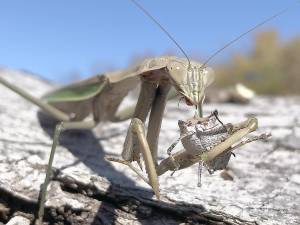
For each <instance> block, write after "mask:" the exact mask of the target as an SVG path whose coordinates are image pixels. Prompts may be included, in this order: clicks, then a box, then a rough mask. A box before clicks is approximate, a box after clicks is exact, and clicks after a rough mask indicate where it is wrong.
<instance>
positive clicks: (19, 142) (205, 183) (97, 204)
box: [0, 69, 300, 225]
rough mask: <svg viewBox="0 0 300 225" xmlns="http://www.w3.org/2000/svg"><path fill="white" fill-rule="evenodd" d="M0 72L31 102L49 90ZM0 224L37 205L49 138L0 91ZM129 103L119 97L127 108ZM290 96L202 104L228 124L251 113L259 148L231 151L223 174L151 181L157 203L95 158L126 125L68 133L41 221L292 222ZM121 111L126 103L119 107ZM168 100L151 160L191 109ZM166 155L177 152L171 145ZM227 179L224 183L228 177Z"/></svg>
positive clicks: (118, 168) (121, 169)
mask: <svg viewBox="0 0 300 225" xmlns="http://www.w3.org/2000/svg"><path fill="white" fill-rule="evenodd" d="M0 76H2V77H4V78H5V79H6V80H8V81H10V82H12V83H14V84H16V85H19V86H20V87H22V88H24V89H25V90H28V91H30V93H32V94H33V95H35V96H41V95H42V94H43V93H45V92H47V91H49V90H51V89H52V88H53V87H54V85H52V84H50V83H47V82H45V81H43V80H40V79H37V78H35V77H32V76H29V75H24V74H23V73H21V72H16V71H8V70H5V69H3V70H1V71H0ZM0 93H1V97H0V224H2V223H7V222H8V221H9V220H10V219H12V218H14V217H16V216H21V217H22V218H27V219H29V220H32V219H33V214H34V213H35V212H36V209H37V198H38V195H39V189H40V185H41V184H42V182H43V179H44V169H45V166H46V164H47V160H48V155H49V151H50V147H51V140H52V139H51V138H52V135H53V122H52V121H50V120H49V119H48V118H47V117H46V116H44V115H43V114H41V113H39V112H38V108H37V107H36V106H34V105H32V104H30V103H28V102H26V101H25V100H23V99H22V98H21V97H19V96H18V95H16V94H14V93H13V92H12V91H10V90H8V89H7V88H5V87H3V86H2V85H0ZM132 101H133V100H130V99H127V100H126V102H127V103H128V102H132ZM299 102H300V99H299V98H296V97H295V98H279V97H278V98H271V97H257V98H256V99H254V100H253V101H252V102H251V103H250V104H248V105H233V104H224V103H222V104H208V105H205V108H204V112H205V113H206V114H208V113H210V112H211V111H213V110H214V109H218V111H219V113H220V117H221V119H222V120H223V121H224V122H225V123H227V122H234V121H240V120H244V119H245V118H246V117H247V116H255V117H257V118H258V120H259V126H260V129H259V130H258V131H257V132H258V133H259V132H266V131H271V132H272V135H273V137H272V138H271V139H270V141H268V142H256V143H251V144H249V145H247V146H245V147H243V148H242V149H240V150H238V151H236V152H235V153H236V158H233V159H232V160H231V162H230V163H229V168H228V171H223V172H222V173H220V172H216V173H215V174H213V175H209V174H208V173H207V172H206V171H205V173H204V174H203V179H202V187H201V188H198V187H197V165H195V166H193V167H191V168H188V169H185V170H182V171H177V172H176V173H175V174H174V175H173V176H170V173H167V174H165V175H163V176H161V177H160V188H161V194H162V199H161V201H157V200H156V199H155V197H154V196H153V193H152V192H151V190H150V189H149V187H148V186H147V185H146V184H145V183H144V182H143V181H142V180H141V179H139V178H138V177H137V176H136V175H135V174H134V173H133V172H132V171H131V170H129V169H128V168H127V167H125V166H122V165H120V164H115V163H110V162H107V161H105V160H104V156H105V155H112V156H119V155H120V153H121V151H122V145H123V141H124V139H125V135H126V131H127V127H128V124H129V121H125V122H122V123H110V122H103V123H100V124H99V126H97V127H96V128H95V129H93V130H92V131H67V132H65V133H64V134H63V135H62V137H61V139H60V140H61V141H60V146H59V147H58V149H57V153H56V155H55V162H54V167H55V170H54V171H55V172H54V178H53V181H52V182H51V184H50V187H49V194H48V201H47V202H46V205H47V209H46V217H45V223H49V224H54V223H55V224H93V225H96V224H267V225H274V224H295V225H296V224H300V213H299V212H300V197H299V196H300V141H299V137H300V135H299V133H300V132H299V130H300V121H299V119H298V117H299V113H300V104H299ZM125 105H126V104H125ZM192 111H193V110H192V109H191V108H188V107H186V106H185V105H184V104H181V105H180V106H179V107H178V106H177V102H176V101H175V102H170V103H168V105H167V110H166V112H165V115H164V120H163V124H162V131H161V134H160V141H159V156H160V159H162V158H164V157H166V156H167V153H166V150H167V148H168V147H169V145H170V144H171V143H172V142H173V141H174V140H175V139H176V138H177V137H178V135H179V131H178V126H177V120H178V119H186V118H188V117H190V116H191V115H192V114H193V112H192ZM175 150H180V146H179V147H176V149H175ZM229 178H230V179H229Z"/></svg>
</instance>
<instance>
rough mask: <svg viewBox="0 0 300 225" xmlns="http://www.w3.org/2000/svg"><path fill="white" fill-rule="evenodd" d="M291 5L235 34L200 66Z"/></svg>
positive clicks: (285, 10)
mask: <svg viewBox="0 0 300 225" xmlns="http://www.w3.org/2000/svg"><path fill="white" fill-rule="evenodd" d="M298 3H300V1H297V4H298ZM292 7H294V5H293V6H289V7H286V8H285V9H283V10H280V11H278V12H277V13H275V14H273V15H272V16H270V17H268V18H266V19H265V20H263V21H262V22H260V23H258V24H256V25H255V26H254V27H251V28H250V29H249V30H247V31H245V32H244V33H242V34H240V35H239V36H237V37H236V38H234V39H233V40H231V41H229V42H228V43H227V44H225V45H224V46H223V47H222V48H220V49H218V50H217V51H215V52H214V53H213V54H211V56H210V57H208V58H207V60H206V61H204V63H203V64H202V66H201V68H202V69H204V68H205V66H206V65H207V63H208V62H210V61H211V60H212V59H213V58H214V57H215V56H217V55H218V54H219V53H220V52H222V51H223V50H224V49H226V48H228V47H229V46H231V45H232V44H234V43H235V42H237V41H238V40H240V39H241V38H242V37H244V36H245V35H247V34H249V33H251V32H252V31H254V30H256V29H257V28H259V27H261V26H262V25H264V24H266V23H268V22H269V21H271V20H273V19H275V18H276V17H278V16H280V15H282V14H284V13H285V12H287V11H288V10H290V9H291V8H292Z"/></svg>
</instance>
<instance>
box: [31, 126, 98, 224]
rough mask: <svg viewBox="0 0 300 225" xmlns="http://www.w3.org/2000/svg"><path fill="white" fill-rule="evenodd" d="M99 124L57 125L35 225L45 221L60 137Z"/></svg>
mask: <svg viewBox="0 0 300 225" xmlns="http://www.w3.org/2000/svg"><path fill="white" fill-rule="evenodd" d="M97 124H98V123H97V121H95V120H90V121H79V122H60V123H59V124H57V125H56V127H55V131H54V137H53V142H52V147H51V152H50V156H49V161H48V165H47V171H46V177H45V180H44V184H43V186H42V190H41V196H40V202H39V211H38V219H37V221H36V223H35V224H37V225H40V224H42V221H43V217H44V210H45V200H46V194H47V187H48V184H49V182H50V177H51V173H52V164H53V160H54V155H55V150H56V147H57V145H58V144H59V137H60V134H61V132H62V131H65V130H70V129H92V128H94V127H95V126H96V125H97Z"/></svg>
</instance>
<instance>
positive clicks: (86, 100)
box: [0, 0, 286, 224]
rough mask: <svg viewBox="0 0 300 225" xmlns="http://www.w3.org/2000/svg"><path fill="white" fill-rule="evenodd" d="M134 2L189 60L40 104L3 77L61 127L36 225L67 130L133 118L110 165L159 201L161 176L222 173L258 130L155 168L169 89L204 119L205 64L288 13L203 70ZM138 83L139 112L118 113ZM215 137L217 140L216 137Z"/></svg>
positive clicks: (82, 85)
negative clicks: (199, 169)
mask: <svg viewBox="0 0 300 225" xmlns="http://www.w3.org/2000/svg"><path fill="white" fill-rule="evenodd" d="M131 1H132V2H133V3H134V4H135V5H136V6H137V7H138V8H139V9H141V10H142V11H143V12H144V13H145V14H146V15H147V16H148V17H149V18H150V19H151V20H152V21H153V22H155V23H156V24H157V25H158V26H159V27H160V28H161V29H162V30H163V31H164V32H165V34H167V35H168V37H169V38H170V39H171V40H172V41H173V42H174V43H175V44H176V45H177V47H178V48H179V49H180V50H181V52H182V53H183V54H184V56H185V58H178V57H174V56H165V57H157V58H150V59H145V60H144V61H143V62H142V63H141V64H139V65H137V66H135V67H132V68H129V69H126V70H121V71H115V72H110V73H104V74H100V75H97V76H94V77H92V78H89V79H86V80H84V81H81V82H78V83H75V84H71V85H68V86H65V87H62V88H60V89H58V90H56V91H53V92H51V93H48V94H46V95H45V96H44V97H42V99H39V98H37V97H35V96H32V95H30V94H29V93H28V92H26V91H24V90H22V89H21V88H19V87H16V86H15V85H13V84H10V83H8V82H7V81H5V80H4V79H3V78H1V77H0V83H2V84H3V85H4V86H6V87H8V88H9V89H11V90H12V91H14V92H15V93H17V94H19V95H20V96H22V97H23V98H25V99H26V100H28V101H30V102H32V103H33V104H35V105H37V106H39V107H40V108H41V109H42V110H43V111H44V112H45V113H47V114H49V115H50V116H52V117H53V118H55V119H56V120H58V121H59V123H58V124H57V126H56V127H55V132H54V137H53V144H52V148H51V152H50V157H49V163H48V167H47V172H46V178H45V181H44V184H43V187H42V191H41V199H40V206H39V212H38V220H37V222H36V223H37V224H41V223H42V219H43V215H44V204H45V199H46V193H47V186H48V184H49V180H50V175H51V169H52V163H53V160H54V155H55V149H56V147H57V145H58V140H59V136H60V134H61V132H62V131H64V130H69V129H92V128H94V127H95V126H97V125H98V123H100V122H101V121H107V120H108V121H113V122H118V121H122V120H125V119H129V118H133V119H132V122H131V124H130V127H129V129H128V133H127V136H126V140H125V144H124V150H123V153H122V157H123V159H122V160H116V159H111V160H114V161H119V162H121V163H123V164H126V165H128V166H129V167H130V168H131V169H133V170H134V171H135V172H136V173H138V174H139V175H140V177H141V178H142V179H144V180H145V181H146V182H147V183H149V184H150V186H151V187H152V189H153V191H154V193H155V195H156V196H157V198H159V185H158V178H157V176H158V175H161V174H163V173H165V172H166V171H168V170H172V171H174V170H176V169H182V168H186V167H188V166H191V165H192V164H194V163H196V162H200V161H204V162H207V165H208V167H209V168H215V169H218V168H217V167H214V166H212V165H213V164H211V162H214V161H213V160H214V159H216V158H217V157H218V156H221V155H222V154H223V153H224V152H227V151H229V152H230V151H232V150H233V148H235V147H236V146H241V145H242V144H243V143H242V142H241V143H240V144H237V145H235V143H237V142H238V141H239V140H241V139H242V138H243V137H244V136H246V135H247V134H248V133H250V132H252V131H254V130H255V129H256V128H257V121H256V120H255V119H254V118H252V119H250V120H249V121H246V122H244V123H241V124H238V125H237V126H236V129H235V130H234V129H233V130H230V131H229V130H224V131H223V133H224V134H225V136H226V138H221V139H220V140H221V141H222V142H221V143H220V144H218V145H216V146H215V145H213V143H211V148H212V150H210V151H203V152H201V154H200V153H199V152H198V153H197V154H190V152H189V150H188V148H186V149H185V150H184V151H181V152H178V153H176V154H175V155H171V154H170V156H169V157H168V158H167V159H165V160H163V161H162V162H161V163H160V164H159V165H158V163H157V148H158V137H159V132H160V128H161V122H162V117H163V112H164V109H165V105H166V102H167V99H168V93H169V91H170V88H171V87H172V86H173V87H174V88H175V89H176V90H177V92H178V93H179V94H180V95H181V96H182V97H183V98H184V99H185V100H186V103H187V104H188V105H194V106H195V107H196V108H197V109H198V116H199V118H200V117H202V103H203V100H204V97H205V89H206V88H207V87H208V86H209V85H210V84H211V83H212V82H213V80H214V72H213V70H212V69H211V68H209V67H207V66H206V65H207V63H208V62H209V61H210V60H211V59H212V58H213V57H214V56H215V55H217V54H218V53H219V52H220V51H222V50H223V49H225V48H226V47H228V46H229V45H231V44H232V43H234V42H235V41H237V40H238V39H240V38H241V37H242V36H244V35H246V34H248V33H249V32H251V31H252V30H254V29H256V28H257V27H258V26H261V25H263V24H265V23H266V22H268V21H269V20H271V19H273V18H274V17H277V16H278V15H280V14H282V13H283V12H285V11H286V9H285V10H283V11H281V12H279V13H277V14H275V15H274V16H272V17H270V18H268V19H267V20H265V21H263V22H262V23H260V24H258V25H256V26H255V27H253V28H251V29H250V30H248V31H247V32H245V33H243V34H242V35H240V36H239V37H237V38H236V39H234V40H233V41H231V42H229V43H228V44H227V45H225V46H224V47H223V48H221V49H220V50H218V51H217V52H215V53H214V54H213V55H212V56H211V57H209V58H208V60H206V61H205V62H204V63H202V64H201V63H198V62H195V61H192V60H190V59H189V57H188V56H187V54H186V53H185V51H184V50H183V49H182V48H181V46H180V45H179V44H178V43H177V42H176V41H175V40H174V38H173V37H172V36H171V35H170V34H169V33H168V32H167V31H166V30H165V29H164V28H163V27H162V26H161V25H160V24H159V23H158V22H157V21H156V20H155V19H154V18H153V17H152V16H151V15H150V14H149V13H148V12H147V11H146V10H145V9H144V8H143V7H142V6H141V5H140V4H138V3H137V2H136V1H133V0H131ZM139 83H141V91H140V94H139V97H138V101H137V104H136V107H135V110H130V109H127V110H124V111H121V112H118V108H119V105H120V104H121V102H122V100H123V98H124V97H125V96H126V95H127V94H128V92H129V91H130V90H131V89H133V88H134V87H135V86H136V85H138V84H139ZM148 114H150V115H149V125H148V129H147V133H145V129H144V123H145V121H146V118H147V116H148ZM89 115H92V119H91V120H86V118H87V117H88V116H89ZM198 122H199V123H200V124H202V122H203V120H201V119H198ZM233 126H234V125H233ZM195 132H196V131H195ZM212 135H215V133H213V134H212ZM234 146H235V147H234ZM140 154H142V156H143V160H144V161H145V167H146V172H147V174H148V179H147V178H145V177H144V176H143V175H142V174H141V173H140V172H139V171H138V170H137V169H135V168H134V167H133V166H132V165H131V162H132V161H137V163H138V164H139V165H141V162H140ZM191 156H192V157H191ZM209 165H211V166H209Z"/></svg>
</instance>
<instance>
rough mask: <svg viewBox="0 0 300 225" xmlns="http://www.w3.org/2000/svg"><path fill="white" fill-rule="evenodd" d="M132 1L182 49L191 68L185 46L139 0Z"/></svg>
mask: <svg viewBox="0 0 300 225" xmlns="http://www.w3.org/2000/svg"><path fill="white" fill-rule="evenodd" d="M131 2H132V3H133V4H134V5H135V6H136V7H138V8H139V9H140V10H141V11H142V12H143V13H144V14H145V15H146V16H147V17H149V18H150V19H151V20H152V22H154V23H155V24H156V25H157V26H158V27H159V28H160V29H161V30H162V31H163V32H164V33H165V34H166V35H167V36H168V38H169V39H170V40H171V41H172V42H173V43H174V44H175V45H176V46H177V47H178V48H179V49H180V51H181V52H182V53H183V55H184V56H185V58H186V59H187V61H188V64H189V65H188V69H190V68H191V61H190V58H189V57H188V55H187V53H186V52H185V51H184V50H183V48H182V47H181V46H180V45H179V43H178V42H177V41H176V40H175V38H174V37H173V36H172V35H171V34H170V33H169V32H168V31H167V30H166V29H165V28H164V27H163V26H162V25H161V24H160V23H159V22H158V21H157V20H156V19H155V18H154V17H153V16H152V15H151V14H150V13H149V12H148V11H147V10H146V9H145V8H144V7H143V6H142V5H141V4H139V3H138V2H137V1H135V0H131Z"/></svg>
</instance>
